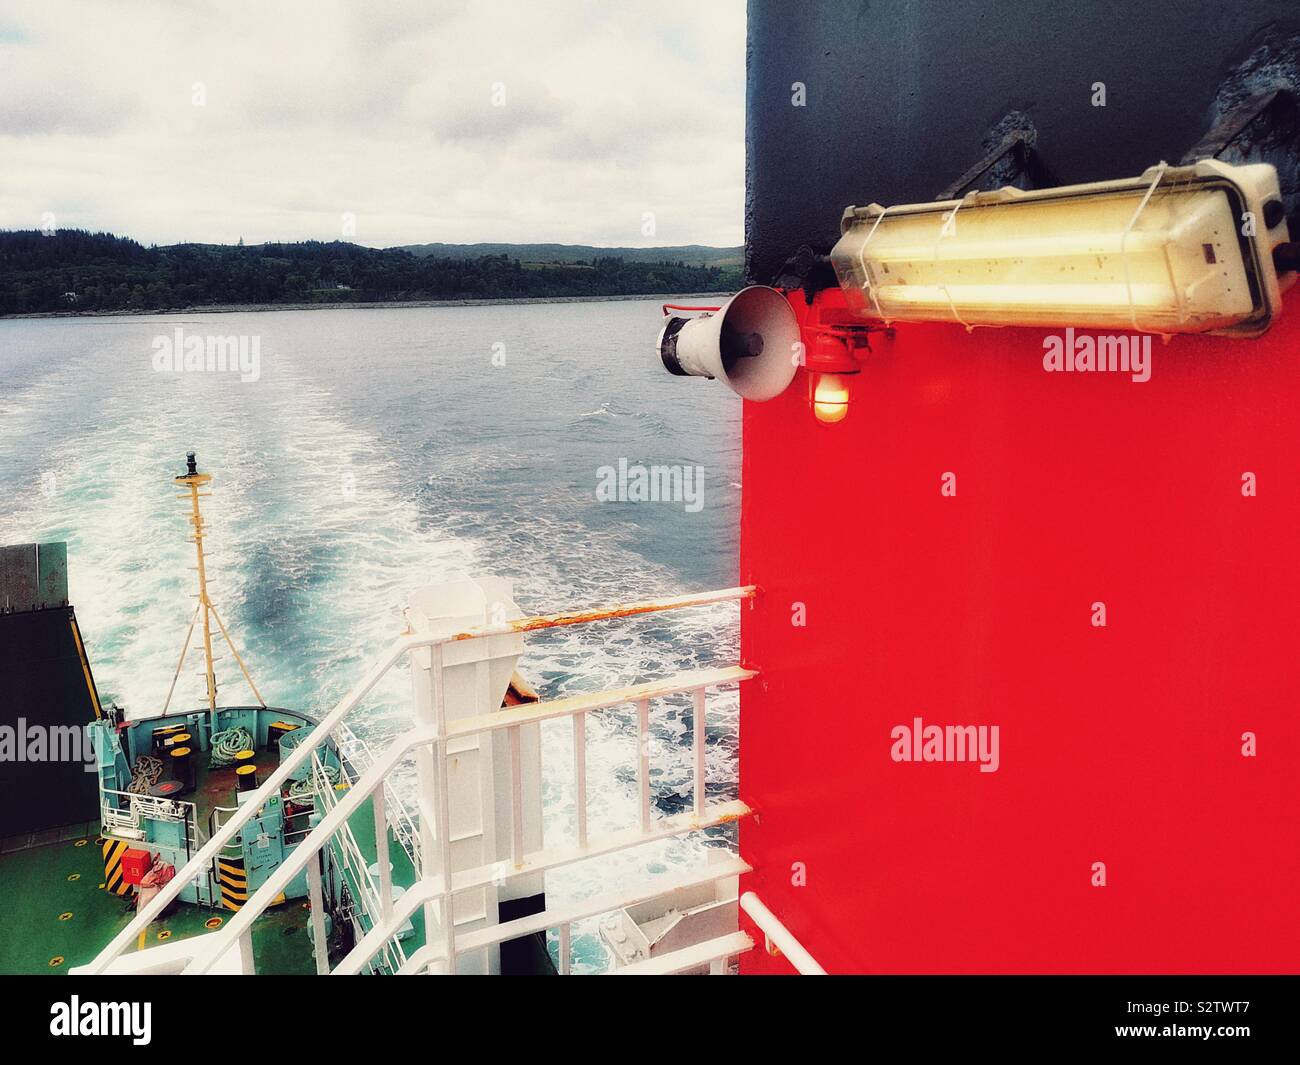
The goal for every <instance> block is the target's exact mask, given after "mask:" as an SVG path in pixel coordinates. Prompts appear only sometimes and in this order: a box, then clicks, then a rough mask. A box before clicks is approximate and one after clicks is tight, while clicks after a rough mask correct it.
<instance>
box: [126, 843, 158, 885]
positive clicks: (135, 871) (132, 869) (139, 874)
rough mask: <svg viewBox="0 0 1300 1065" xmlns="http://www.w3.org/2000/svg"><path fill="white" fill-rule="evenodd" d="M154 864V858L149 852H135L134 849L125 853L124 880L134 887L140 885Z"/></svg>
mask: <svg viewBox="0 0 1300 1065" xmlns="http://www.w3.org/2000/svg"><path fill="white" fill-rule="evenodd" d="M152 864H153V858H152V856H151V855H150V854H149V852H148V851H141V850H135V849H134V848H132V849H130V850H126V851H123V852H122V880H123V881H124V882H126V883H128V884H132V885H134V884H138V883H140V881H141V880H143V879H144V874H145V873H147V872H148V871H149V866H151V865H152Z"/></svg>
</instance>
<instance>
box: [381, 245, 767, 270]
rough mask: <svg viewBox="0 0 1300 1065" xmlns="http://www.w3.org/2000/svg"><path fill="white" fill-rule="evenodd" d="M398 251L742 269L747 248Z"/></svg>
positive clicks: (556, 247) (459, 256)
mask: <svg viewBox="0 0 1300 1065" xmlns="http://www.w3.org/2000/svg"><path fill="white" fill-rule="evenodd" d="M397 250H398V251H409V252H410V253H411V254H412V255H422V256H432V257H434V258H438V259H477V258H479V257H480V256H483V255H505V256H508V257H509V258H511V259H518V260H519V261H520V262H523V263H590V262H592V261H593V260H595V259H622V260H623V261H624V262H625V263H683V264H685V265H686V266H741V265H743V264H744V261H745V249H744V248H712V247H709V246H708V245H706V244H682V245H679V246H676V247H669V248H597V247H594V246H593V245H590V244H405V245H403V246H402V247H401V248H399V249H397Z"/></svg>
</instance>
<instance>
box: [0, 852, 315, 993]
mask: <svg viewBox="0 0 1300 1065" xmlns="http://www.w3.org/2000/svg"><path fill="white" fill-rule="evenodd" d="M78 844H81V845H80V846H78ZM74 878H75V879H74ZM103 881H104V866H103V856H102V854H101V853H100V849H99V846H98V845H97V844H96V843H95V837H94V836H85V837H82V838H81V839H79V840H76V841H68V842H63V843H54V844H47V845H46V846H43V847H32V848H28V849H26V850H20V851H13V852H11V853H8V854H4V855H0V891H3V893H4V904H3V909H0V973H4V974H6V975H9V974H36V973H64V972H67V971H68V970H69V969H71V968H72V967H74V966H77V965H84V964H86V963H87V962H89V961H91V960H92V959H93V958H94V957H95V955H96V954H98V953H99V951H100V950H101V949H102V948H103V947H104V946H105V945H106V944H107V943H108V942H109V940H111V939H112V938H113V937H114V936H115V935H117V933H118V932H120V931H121V930H122V929H123V928H125V927H126V926H127V924H129V923H130V921H131V918H132V917H133V916H134V911H132V910H129V909H127V905H128V899H126V898H122V897H119V896H117V895H110V894H109V893H108V892H107V891H105V890H103V889H102V888H101V887H100V886H99V885H100V884H102V883H103ZM63 914H71V916H70V917H68V918H67V919H65V920H61V919H60V918H61V916H62V915H63ZM230 916H231V911H229V910H223V911H218V910H209V909H207V908H206V907H201V906H191V905H188V904H186V903H180V904H178V905H177V906H176V908H175V909H174V910H173V911H172V913H171V915H170V916H168V917H167V918H166V919H164V920H161V921H154V922H153V923H152V924H150V925H149V927H148V928H147V929H146V930H145V933H144V940H143V945H145V946H155V945H157V944H158V943H160V942H163V941H165V940H167V939H175V938H179V939H188V938H189V937H191V936H197V935H207V934H209V930H208V929H207V928H205V927H204V922H205V921H207V920H209V919H210V918H213V917H220V918H221V919H222V922H223V923H224V922H225V921H226V920H227V919H228V918H229V917H230ZM306 928H307V911H306V910H305V909H303V906H302V903H301V902H288V903H286V904H285V905H283V906H280V907H277V908H276V909H274V910H269V911H267V913H266V914H265V915H264V916H263V917H262V918H261V919H260V920H258V921H257V922H256V924H254V926H253V956H254V959H255V961H256V964H257V971H258V972H259V973H267V974H285V975H292V974H299V973H313V972H315V971H316V969H315V965H314V964H313V962H312V954H311V943H310V942H309V940H308V938H307V931H306ZM165 933H170V935H166V934H165ZM140 945H141V944H140V942H139V941H137V943H136V945H135V946H133V947H131V948H129V950H128V953H129V952H130V951H132V950H136V949H138V947H139V946H140ZM56 958H62V959H63V960H62V961H61V962H59V963H57V964H55V963H54V959H56Z"/></svg>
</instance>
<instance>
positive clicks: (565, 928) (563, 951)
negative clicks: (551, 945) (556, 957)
mask: <svg viewBox="0 0 1300 1065" xmlns="http://www.w3.org/2000/svg"><path fill="white" fill-rule="evenodd" d="M571 931H572V930H571V929H570V927H569V923H568V922H567V921H565V922H564V924H562V925H560V975H561V976H568V975H569V969H570V968H571V967H572V964H573V963H572V961H571V959H570V955H571V953H572V949H573V945H572V943H570V935H571Z"/></svg>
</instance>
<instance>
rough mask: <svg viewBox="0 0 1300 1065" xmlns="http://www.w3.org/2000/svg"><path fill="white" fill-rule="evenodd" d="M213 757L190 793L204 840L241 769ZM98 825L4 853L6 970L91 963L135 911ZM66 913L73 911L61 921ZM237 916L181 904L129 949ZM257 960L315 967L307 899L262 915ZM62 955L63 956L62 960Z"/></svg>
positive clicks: (0, 935)
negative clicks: (109, 872)
mask: <svg viewBox="0 0 1300 1065" xmlns="http://www.w3.org/2000/svg"><path fill="white" fill-rule="evenodd" d="M274 760H275V758H274V755H268V754H266V753H264V752H260V751H259V752H258V757H257V762H258V767H259V770H261V769H262V768H263V766H265V771H267V772H269V771H270V769H271V768H272V764H273V762H274ZM206 762H207V756H206V753H205V754H204V755H203V757H202V758H201V759H200V760H199V764H198V765H197V766H196V768H197V770H198V772H197V774H196V775H197V778H198V779H197V788H196V790H195V792H194V793H193V794H190V795H187V796H185V798H186V799H188V800H189V801H191V802H194V803H195V804H196V805H197V807H198V814H199V819H200V833H201V836H202V837H203V838H206V837H207V828H208V824H207V818H208V814H209V813H210V812H211V810H212V808H213V807H214V806H234V805H235V772H234V768H233V767H231V768H227V769H214V770H208V769H207V768H206ZM97 827H98V826H97V825H95V824H91V825H86V826H78V829H79V831H78V832H77V833H76V838H75V839H64V840H63V841H61V842H44V841H45V840H46V839H48V838H49V837H51V836H57V835H63V836H68V835H71V834H72V833H69V832H68V831H66V830H65V831H63V832H62V833H59V832H51V833H43V834H42V835H41V836H40V837H39V838H37V837H33V840H32V841H33V842H41V843H43V844H44V845H40V846H27V847H25V848H24V849H19V850H9V851H7V852H6V853H4V854H3V855H0V897H2V898H3V903H2V904H0V973H3V974H28V973H60V972H67V971H68V970H69V969H70V968H72V967H74V966H77V965H84V964H85V963H87V962H89V961H91V960H92V959H93V958H94V957H95V955H96V954H98V953H99V951H100V950H101V949H102V948H103V947H104V946H105V945H106V944H107V943H108V942H109V941H110V940H111V939H112V938H113V937H114V936H115V935H117V933H118V932H120V931H121V930H122V929H123V928H125V927H126V926H127V924H129V923H130V921H131V918H132V917H134V916H135V913H134V910H131V909H128V908H127V907H128V904H129V903H130V901H131V896H128V897H120V896H117V895H111V894H109V893H108V892H107V891H105V890H103V889H102V888H101V887H100V885H101V884H102V883H103V881H104V866H103V855H102V853H101V851H100V846H99V844H98V843H96V838H97V836H96V834H95V833H96V831H97ZM373 834H374V832H373V829H372V830H371V836H372V837H373ZM6 842H7V843H11V842H12V841H6ZM18 842H19V843H21V842H22V841H18ZM399 851H400V848H399ZM402 857H403V858H405V853H404V852H403V853H402ZM408 865H409V863H408ZM62 914H71V916H70V917H68V918H66V919H63V920H60V916H61V915H62ZM231 916H232V911H230V910H213V909H208V908H207V907H204V906H194V905H191V904H189V903H183V902H182V903H178V904H176V906H175V907H174V908H173V909H172V911H171V913H170V914H169V915H168V916H167V917H165V918H164V919H162V920H158V921H154V922H153V923H152V924H150V925H149V927H148V928H147V929H146V930H145V934H144V939H143V941H142V942H141V941H137V943H136V944H135V945H134V946H132V947H131V948H129V950H137V949H140V948H141V947H148V946H156V945H157V944H159V943H161V942H165V941H167V940H172V939H187V938H189V937H191V936H197V935H208V934H209V933H210V932H211V931H215V929H208V928H207V927H206V926H205V922H206V921H208V920H211V919H212V918H214V917H219V918H220V919H221V921H222V923H223V924H224V923H225V921H226V920H228V919H229V918H230V917H231ZM128 952H129V951H128ZM253 957H254V960H255V963H256V965H257V971H258V973H260V974H273V975H295V974H301V973H314V972H315V971H316V967H315V963H314V962H313V960H312V952H311V942H310V940H309V939H308V937H307V911H306V909H305V908H304V906H303V903H302V901H301V900H296V901H294V900H291V901H289V902H287V903H285V904H283V905H281V906H278V907H276V908H275V909H272V910H268V911H267V912H266V913H265V914H264V915H263V916H262V917H261V918H259V919H258V921H257V922H256V923H255V924H254V926H253ZM57 958H61V959H62V961H59V962H57V963H56V962H55V959H57Z"/></svg>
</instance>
